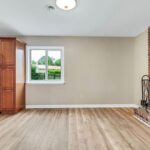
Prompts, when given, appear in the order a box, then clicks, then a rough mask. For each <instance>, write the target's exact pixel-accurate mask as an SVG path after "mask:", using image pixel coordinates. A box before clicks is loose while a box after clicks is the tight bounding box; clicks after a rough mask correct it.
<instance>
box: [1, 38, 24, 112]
mask: <svg viewBox="0 0 150 150" xmlns="http://www.w3.org/2000/svg"><path fill="white" fill-rule="evenodd" d="M24 107H25V43H22V42H20V41H18V40H16V38H0V112H2V113H15V112H17V111H19V110H20V109H23V108H24Z"/></svg>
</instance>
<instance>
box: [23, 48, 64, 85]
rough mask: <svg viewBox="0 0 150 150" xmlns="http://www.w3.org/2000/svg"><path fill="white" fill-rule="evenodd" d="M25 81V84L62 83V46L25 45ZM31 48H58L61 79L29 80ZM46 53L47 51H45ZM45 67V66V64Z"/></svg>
mask: <svg viewBox="0 0 150 150" xmlns="http://www.w3.org/2000/svg"><path fill="white" fill-rule="evenodd" d="M26 50H27V51H26V62H27V63H26V64H27V65H26V83H27V84H36V85H38V84H64V83H65V81H64V47H63V46H27V47H26ZM31 50H60V51H61V79H60V80H36V81H34V80H31ZM46 53H47V51H46ZM46 67H47V66H46Z"/></svg>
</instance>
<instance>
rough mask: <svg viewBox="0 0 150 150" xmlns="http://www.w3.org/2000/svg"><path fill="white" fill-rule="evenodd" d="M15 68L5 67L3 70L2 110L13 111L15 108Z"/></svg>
mask: <svg viewBox="0 0 150 150" xmlns="http://www.w3.org/2000/svg"><path fill="white" fill-rule="evenodd" d="M14 89H15V68H14V67H13V66H11V67H10V66H7V67H6V66H4V67H2V68H1V93H2V94H1V109H2V110H12V109H14V106H15V103H14V102H15V100H14V94H15V90H14Z"/></svg>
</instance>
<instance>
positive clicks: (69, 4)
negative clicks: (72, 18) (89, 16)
mask: <svg viewBox="0 0 150 150" xmlns="http://www.w3.org/2000/svg"><path fill="white" fill-rule="evenodd" d="M56 5H57V6H58V7H59V8H60V9H63V10H71V9H73V8H75V7H76V6H77V1H76V0H56Z"/></svg>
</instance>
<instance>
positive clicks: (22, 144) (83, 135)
mask: <svg viewBox="0 0 150 150" xmlns="http://www.w3.org/2000/svg"><path fill="white" fill-rule="evenodd" d="M149 140H150V130H149V128H148V127H147V126H145V125H143V124H142V123H141V122H139V121H138V120H136V119H135V118H134V117H133V110H132V109H41V110H38V109H33V110H27V111H22V112H19V113H18V114H15V115H13V116H8V115H1V116H0V148H1V149H2V150H150V142H149Z"/></svg>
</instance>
